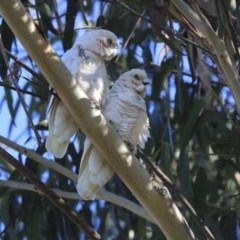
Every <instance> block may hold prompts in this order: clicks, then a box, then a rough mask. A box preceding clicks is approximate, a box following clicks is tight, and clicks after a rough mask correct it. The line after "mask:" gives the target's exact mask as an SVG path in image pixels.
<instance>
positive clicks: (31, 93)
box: [0, 82, 48, 100]
mask: <svg viewBox="0 0 240 240" xmlns="http://www.w3.org/2000/svg"><path fill="white" fill-rule="evenodd" d="M0 86H1V87H4V88H8V89H10V90H13V91H17V89H16V88H15V87H13V86H10V85H9V84H7V83H5V82H0ZM18 90H19V91H20V92H21V93H24V94H28V95H31V96H32V97H38V98H40V99H43V100H48V97H46V96H44V95H41V94H38V93H34V92H31V91H27V90H23V89H18Z"/></svg>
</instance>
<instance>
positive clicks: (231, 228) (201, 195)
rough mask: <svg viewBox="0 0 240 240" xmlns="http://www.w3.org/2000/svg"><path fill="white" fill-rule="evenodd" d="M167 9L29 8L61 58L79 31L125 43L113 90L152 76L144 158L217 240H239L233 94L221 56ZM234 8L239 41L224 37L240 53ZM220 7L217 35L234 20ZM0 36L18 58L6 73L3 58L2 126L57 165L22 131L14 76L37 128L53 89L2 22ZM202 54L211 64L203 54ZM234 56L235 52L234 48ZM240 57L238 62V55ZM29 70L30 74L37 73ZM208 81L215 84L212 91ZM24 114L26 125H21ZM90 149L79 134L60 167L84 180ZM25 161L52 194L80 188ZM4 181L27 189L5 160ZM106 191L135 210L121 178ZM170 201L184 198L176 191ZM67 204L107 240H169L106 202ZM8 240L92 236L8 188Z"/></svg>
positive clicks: (132, 5) (113, 4)
mask: <svg viewBox="0 0 240 240" xmlns="http://www.w3.org/2000/svg"><path fill="white" fill-rule="evenodd" d="M164 2H165V1H164ZM167 2H168V1H166V2H165V5H164V6H161V5H154V1H141V0H139V1H104V0H102V1H100V0H99V1H90V0H87V1H74V0H69V1H66V4H64V3H63V2H61V1H60V2H57V3H56V1H52V0H48V1H47V0H36V1H35V2H34V4H33V5H31V7H30V5H27V3H26V2H25V4H26V6H29V12H30V14H32V15H33V17H34V16H37V18H38V19H37V20H38V21H36V23H37V24H38V27H39V29H41V31H42V32H43V33H44V35H45V36H46V39H47V40H49V42H51V43H54V46H55V48H56V51H59V55H61V54H62V53H63V52H65V51H66V50H67V49H69V48H70V47H71V46H72V44H73V41H74V39H75V37H76V34H77V31H75V28H76V26H77V27H79V26H80V27H82V28H83V27H93V26H101V27H104V28H106V29H109V30H111V31H113V32H114V33H115V34H116V35H117V36H118V37H119V39H120V41H121V43H122V47H124V49H122V51H121V55H120V56H119V58H118V61H117V62H115V61H112V62H111V63H109V64H108V65H107V67H108V72H109V78H110V79H111V81H115V79H116V78H117V76H118V75H119V74H120V73H122V72H124V71H126V70H128V69H131V68H136V67H140V68H144V69H145V70H146V71H147V73H148V75H149V77H150V78H151V79H152V87H151V90H150V91H149V92H150V94H149V95H148V97H147V106H148V109H149V119H150V125H151V138H150V139H149V141H148V143H147V146H146V149H145V152H146V154H147V155H148V156H149V157H151V159H152V162H153V163H155V164H156V165H157V166H159V167H160V168H161V169H162V170H163V171H164V172H165V173H166V175H167V176H168V177H169V178H171V180H172V181H173V182H174V184H175V186H176V188H178V189H180V191H181V193H182V194H183V195H184V196H185V197H186V198H187V199H188V201H189V202H190V203H191V204H192V205H193V207H194V209H195V210H196V212H197V213H198V215H199V217H200V218H202V219H203V221H204V222H205V224H206V225H207V226H208V227H209V228H210V230H211V231H212V232H213V234H214V235H215V237H216V239H237V238H236V235H235V230H236V226H237V223H238V219H239V210H238V209H239V200H238V198H239V185H240V166H239V159H240V141H239V139H240V128H239V125H240V122H239V114H237V112H236V109H235V105H234V101H233V100H232V95H231V92H230V90H229V88H228V87H227V86H226V85H225V82H224V79H223V76H222V75H221V69H217V68H216V64H215V62H214V61H215V57H214V53H212V52H210V53H209V51H208V49H207V48H205V45H204V44H205V42H204V41H203V42H200V41H199V40H198V41H197V40H194V38H193V36H195V35H194V34H192V32H191V29H188V28H187V27H186V25H184V24H183V22H184V21H183V22H178V21H177V20H176V19H175V18H172V16H171V14H170V13H169V12H167V11H166V12H165V10H166V9H167V7H168V3H167ZM199 2H201V1H199ZM215 2H217V1H215ZM219 2H223V1H219ZM226 2H227V4H226V6H225V7H227V8H228V10H231V13H229V14H231V19H232V21H233V22H232V24H233V26H235V25H236V28H234V31H235V32H234V34H230V33H229V31H230V30H231V29H232V27H233V26H231V27H229V28H228V25H227V24H229V22H228V23H227V24H225V27H224V28H223V29H222V28H221V31H222V32H221V34H222V36H223V37H224V39H225V38H227V39H228V42H230V43H234V44H235V45H236V46H237V47H239V1H236V2H237V5H236V6H235V8H234V6H233V5H232V4H230V3H231V2H232V1H226ZM55 4H56V5H55ZM218 4H219V5H218V8H219V9H218V10H219V12H217V13H216V16H212V15H211V14H210V11H209V12H206V13H205V14H206V16H207V17H208V19H209V20H210V22H211V24H212V26H214V27H215V28H218V26H220V27H221V26H223V22H224V20H225V18H226V15H224V14H223V13H224V10H223V8H222V7H223V5H221V4H220V3H218ZM99 9H100V10H99ZM143 11H145V12H144V14H143ZM163 13H164V14H163ZM141 14H143V18H142V19H140V16H141ZM223 16H225V18H223ZM235 17H236V19H235ZM76 21H80V22H77V23H76ZM220 27H219V28H220ZM0 30H1V36H2V41H3V45H4V47H5V49H6V50H8V51H9V52H11V54H12V55H13V56H15V57H17V58H18V59H19V61H16V59H15V60H14V59H13V58H12V57H10V55H9V54H8V57H9V62H8V64H9V65H10V69H8V68H7V64H6V62H5V61H4V58H3V57H2V55H1V57H0V64H1V72H0V74H1V82H0V83H1V85H0V86H1V89H0V110H1V113H2V114H1V116H4V114H6V112H9V113H10V116H11V119H10V121H9V123H8V124H5V125H4V126H6V127H7V128H8V129H9V131H8V133H7V134H6V136H5V137H8V138H9V139H12V140H14V141H15V139H16V138H17V137H16V135H18V134H19V131H18V133H15V132H14V131H16V128H19V130H20V132H21V134H20V135H21V137H22V139H23V142H22V143H21V144H22V145H26V146H29V147H30V148H32V149H34V150H35V151H36V152H37V153H38V154H40V155H42V156H45V157H47V158H49V159H52V156H50V155H48V154H47V153H46V150H45V149H44V148H43V146H36V136H35V135H33V133H32V131H31V126H30V124H27V127H26V128H24V127H23V126H21V125H22V123H23V122H28V123H29V120H28V119H27V118H26V117H25V115H24V113H22V110H21V102H20V100H19V97H18V95H17V94H16V91H13V90H12V88H15V86H14V84H13V82H12V78H13V77H14V76H13V75H11V74H10V70H11V72H12V71H13V70H14V64H15V65H17V66H18V68H17V69H18V71H17V74H16V75H17V76H15V77H16V79H17V82H18V87H19V90H20V92H21V94H22V95H23V96H24V99H25V101H26V103H27V106H28V111H29V114H30V116H31V117H32V119H34V122H35V123H36V125H37V124H38V122H40V121H41V120H43V119H45V118H46V114H47V111H46V109H47V100H48V98H49V95H50V92H49V88H48V84H47V82H46V81H45V80H44V79H43V77H42V76H41V73H40V72H39V69H38V68H37V67H36V66H35V64H34V63H33V62H32V61H31V59H30V58H29V56H28V53H27V52H25V51H24V50H22V49H21V47H20V46H19V44H18V43H16V38H15V36H14V35H13V34H12V33H11V31H10V29H9V28H8V26H7V25H6V23H5V22H4V20H2V21H1V27H0ZM217 30H218V29H217ZM234 44H233V45H234ZM13 45H14V46H13ZM229 46H230V45H229ZM230 48H231V49H230ZM199 49H200V50H201V51H202V55H203V58H200V57H199V55H198V51H197V50H199ZM2 50H3V49H2ZM229 52H231V54H232V53H233V52H234V50H233V49H232V45H231V47H229ZM233 55H234V57H236V56H239V54H237V53H234V54H233ZM200 60H201V61H203V62H204V64H205V66H206V68H205V70H206V69H208V71H209V72H210V73H211V74H209V75H207V76H208V78H203V77H202V76H203V75H202V74H203V72H199V71H198V67H197V64H198V61H200ZM25 65H27V66H30V69H31V71H30V70H29V69H28V68H26V66H25ZM206 82H208V83H209V85H208V86H207V87H206ZM209 90H211V92H209ZM29 92H30V94H29ZM19 112H20V113H21V115H22V116H21V119H19V118H18V113H19ZM20 113H19V114H20ZM23 119H24V120H23ZM1 124H2V123H1ZM38 127H39V128H38V129H39V130H38V131H39V133H40V136H41V140H42V143H43V142H44V139H45V137H46V135H47V131H46V129H44V128H45V126H43V125H41V127H40V125H39V126H38ZM40 129H41V130H40ZM31 140H33V141H35V142H34V143H35V144H34V147H33V146H32V145H28V144H30V143H29V142H31ZM83 140H84V136H83V135H82V134H81V133H79V134H78V136H77V137H75V138H74V143H71V144H70V145H69V149H68V154H67V155H66V156H65V157H64V158H63V159H54V161H56V162H57V163H60V164H61V165H63V166H65V167H66V168H68V169H71V170H72V171H74V172H76V173H77V172H78V168H79V161H80V158H81V154H82V148H83ZM18 157H19V160H20V161H22V162H23V164H25V166H26V167H28V169H30V170H31V171H32V172H33V173H34V174H36V175H37V176H38V177H39V178H41V179H42V181H44V182H45V183H46V184H47V185H48V186H49V187H51V188H56V189H61V190H63V191H70V192H75V191H76V190H75V185H74V183H73V181H71V180H69V179H68V178H66V177H65V176H62V175H60V174H57V173H56V172H54V171H53V170H49V169H48V168H46V167H45V166H43V165H41V164H38V163H35V162H33V160H32V159H30V158H25V156H24V155H22V154H20V153H19V155H18ZM0 177H1V179H3V180H12V181H18V182H27V180H26V179H25V178H24V177H23V176H20V175H19V174H18V172H17V170H15V169H12V168H11V167H10V166H8V165H7V164H6V163H4V162H1V156H0ZM106 189H108V190H110V191H112V192H114V193H116V194H118V195H121V196H123V197H126V198H128V199H130V200H132V201H134V202H135V201H136V200H135V198H134V197H133V196H132V194H131V193H130V192H129V190H128V189H127V188H126V187H125V186H124V185H123V183H122V182H121V181H120V180H119V179H118V177H114V178H113V179H112V180H111V181H110V182H109V183H108V184H107V185H106ZM172 195H173V197H174V198H175V197H176V196H175V193H174V192H172ZM67 201H68V204H69V205H70V206H71V207H72V208H73V209H75V211H76V212H77V214H79V216H81V217H83V218H84V219H85V221H87V222H88V223H89V224H91V225H92V226H93V227H94V228H95V229H96V230H97V231H98V232H99V233H100V234H101V236H102V238H103V239H131V238H130V235H131V234H133V238H132V239H140V240H141V239H142V240H143V239H165V237H164V236H163V234H162V232H161V231H160V230H159V229H158V228H157V227H156V226H155V225H154V224H152V223H149V222H148V221H146V220H144V219H142V218H140V217H138V216H136V215H135V214H133V213H131V212H128V211H127V210H125V209H122V208H119V207H117V206H114V205H111V204H109V203H107V202H103V201H94V202H83V201H77V200H67ZM178 204H179V206H180V207H181V209H182V212H183V214H184V216H185V217H186V219H187V221H188V222H189V224H190V226H191V227H192V229H193V230H194V232H195V234H196V236H197V238H198V239H206V236H205V235H204V234H203V232H202V231H201V230H200V228H199V226H197V225H196V223H195V222H194V221H193V218H192V216H191V215H190V214H189V212H188V211H187V209H185V208H184V207H183V206H182V204H181V202H178ZM156 207H157V206H156ZM0 238H1V239H4V240H5V239H6V240H8V239H87V237H86V236H85V235H84V233H83V232H82V231H81V230H80V229H78V228H76V227H75V225H74V224H73V223H72V222H71V221H69V220H68V219H67V218H66V217H65V216H64V215H63V214H62V213H60V212H59V210H58V209H56V208H55V206H53V205H52V204H51V203H50V202H49V201H48V200H47V199H46V198H45V197H44V196H40V195H38V194H37V193H32V192H28V191H26V190H19V189H15V188H2V187H1V185H0Z"/></svg>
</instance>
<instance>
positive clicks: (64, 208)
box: [0, 147, 101, 239]
mask: <svg viewBox="0 0 240 240" xmlns="http://www.w3.org/2000/svg"><path fill="white" fill-rule="evenodd" d="M0 157H1V159H2V160H3V161H5V162H7V163H9V164H11V165H12V166H14V167H15V168H16V169H17V170H18V171H19V172H20V173H21V174H23V175H24V176H25V177H26V178H27V179H28V180H29V181H30V182H32V183H34V185H35V186H36V187H37V189H38V191H40V192H42V193H43V194H44V195H45V196H46V197H47V198H48V199H49V200H50V201H51V202H52V203H53V204H54V205H55V206H56V207H57V208H58V209H59V210H60V211H61V212H62V213H64V214H65V215H66V216H67V217H68V218H69V219H70V220H71V221H72V222H74V223H75V224H76V225H77V226H78V227H79V228H82V229H83V231H84V232H85V233H86V234H87V235H88V236H89V237H90V239H101V236H100V235H99V234H98V233H97V232H96V231H95V230H94V229H93V228H92V227H90V226H89V225H88V224H87V223H86V222H85V221H83V220H82V219H81V218H80V217H78V216H77V214H76V213H75V212H74V210H73V209H72V208H71V207H69V205H67V203H66V202H65V201H64V200H63V199H62V198H60V197H59V196H58V195H57V194H56V193H54V192H53V191H52V190H50V189H49V188H48V187H47V186H45V185H44V184H43V183H42V182H41V181H40V180H39V179H38V178H37V177H36V176H35V175H34V174H33V173H32V172H31V171H30V170H29V169H27V168H26V167H24V166H23V165H22V164H21V163H19V161H18V160H16V159H15V158H14V157H13V156H12V155H10V154H9V153H7V152H6V151H5V150H4V149H2V148H1V147H0Z"/></svg>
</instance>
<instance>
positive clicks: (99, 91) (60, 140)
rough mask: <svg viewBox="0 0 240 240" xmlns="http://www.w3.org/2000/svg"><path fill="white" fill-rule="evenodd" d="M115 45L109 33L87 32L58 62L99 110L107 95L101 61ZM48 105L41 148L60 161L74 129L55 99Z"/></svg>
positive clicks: (116, 44) (107, 90)
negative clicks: (48, 117) (46, 133)
mask: <svg viewBox="0 0 240 240" xmlns="http://www.w3.org/2000/svg"><path fill="white" fill-rule="evenodd" d="M118 46H119V43H118V39H117V37H116V36H115V35H114V34H113V33H112V32H110V31H107V30H103V29H97V30H90V31H87V32H86V33H85V34H84V35H83V36H81V38H80V39H79V40H78V41H77V42H76V43H75V44H74V46H73V47H72V48H71V49H70V50H68V51H67V52H66V53H65V54H64V55H63V56H62V61H63V62H64V63H65V65H66V67H67V68H68V69H69V71H70V72H71V73H72V75H73V76H74V77H75V78H76V79H77V82H78V84H79V86H80V87H81V88H82V90H83V91H84V92H85V93H86V94H87V96H88V97H89V98H90V99H91V100H92V101H93V102H94V103H95V104H96V106H97V107H99V108H100V109H102V107H103V106H104V105H105V103H106V101H107V99H108V96H109V88H108V83H107V73H106V68H105V64H104V61H108V60H111V59H112V58H113V57H114V56H116V54H117V49H118ZM51 105H52V107H51V110H50V111H51V112H50V119H49V135H48V137H47V139H46V144H45V145H46V148H47V150H48V151H49V152H52V153H53V154H54V155H55V156H56V157H57V158H62V157H63V156H64V154H65V153H66V151H67V147H68V144H69V140H70V138H71V137H72V136H73V135H74V134H75V133H76V132H77V130H78V127H77V126H76V124H75V123H74V121H73V119H72V117H71V115H70V114H69V113H68V112H67V110H66V109H65V107H64V105H63V103H62V102H61V101H60V100H59V99H58V98H56V97H55V98H54V99H53V103H52V104H51Z"/></svg>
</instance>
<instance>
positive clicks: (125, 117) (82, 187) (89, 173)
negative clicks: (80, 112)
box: [77, 69, 149, 200]
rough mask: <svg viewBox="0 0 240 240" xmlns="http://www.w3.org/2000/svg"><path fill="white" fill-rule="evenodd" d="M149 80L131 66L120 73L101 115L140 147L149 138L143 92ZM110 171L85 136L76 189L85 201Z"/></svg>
mask: <svg viewBox="0 0 240 240" xmlns="http://www.w3.org/2000/svg"><path fill="white" fill-rule="evenodd" d="M147 84H149V79H148V77H147V75H146V73H145V71H143V70H140V69H133V70H130V71H128V72H126V73H124V74H122V75H121V76H120V77H119V79H118V80H117V81H116V82H115V83H114V85H113V87H112V89H111V91H110V97H109V100H108V102H107V104H106V106H105V107H104V110H103V115H104V116H105V118H106V119H107V120H108V121H109V122H110V123H111V124H112V125H113V126H114V128H115V130H116V131H117V132H118V133H119V135H120V136H121V137H122V138H123V140H124V141H126V142H127V143H129V144H130V145H131V148H132V147H134V148H136V147H137V146H139V147H140V148H144V146H145V142H146V140H147V138H148V137H149V120H148V117H147V111H146V104H145V95H146V85H147ZM113 174H114V172H113V170H112V169H111V167H110V166H109V165H108V164H107V162H106V161H105V160H104V159H103V158H102V157H101V155H100V153H99V152H98V151H97V149H96V148H95V147H94V146H93V144H92V143H91V141H90V140H89V138H87V137H86V140H85V143H84V152H83V155H82V159H81V163H80V169H79V176H78V183H77V191H78V193H79V195H80V196H81V197H82V198H83V199H85V200H93V199H95V196H96V194H97V192H98V191H99V190H100V189H101V188H102V187H103V186H104V185H105V184H106V183H107V181H109V180H110V178H111V177H112V176H113Z"/></svg>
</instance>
